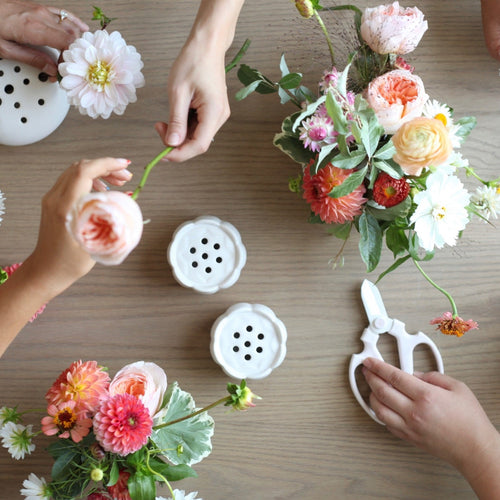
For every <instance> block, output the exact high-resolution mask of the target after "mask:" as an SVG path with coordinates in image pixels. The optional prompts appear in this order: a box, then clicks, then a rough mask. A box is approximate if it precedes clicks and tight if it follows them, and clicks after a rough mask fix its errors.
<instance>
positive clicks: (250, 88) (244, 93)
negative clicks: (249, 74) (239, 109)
mask: <svg viewBox="0 0 500 500" xmlns="http://www.w3.org/2000/svg"><path fill="white" fill-rule="evenodd" d="M259 85H260V82H259V81H257V80H256V81H255V82H252V83H251V84H249V85H247V86H246V87H243V88H242V89H240V90H238V92H236V94H235V96H234V97H235V99H236V100H237V101H242V100H243V99H245V98H246V97H248V96H249V95H250V94H251V93H252V92H255V90H256V89H257V87H258V86H259Z"/></svg>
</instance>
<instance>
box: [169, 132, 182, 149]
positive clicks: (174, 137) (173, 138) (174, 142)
mask: <svg viewBox="0 0 500 500" xmlns="http://www.w3.org/2000/svg"><path fill="white" fill-rule="evenodd" d="M180 142H181V136H180V135H179V134H177V133H175V132H174V133H173V134H170V135H169V136H168V139H167V143H168V145H169V146H178V145H179V144H180Z"/></svg>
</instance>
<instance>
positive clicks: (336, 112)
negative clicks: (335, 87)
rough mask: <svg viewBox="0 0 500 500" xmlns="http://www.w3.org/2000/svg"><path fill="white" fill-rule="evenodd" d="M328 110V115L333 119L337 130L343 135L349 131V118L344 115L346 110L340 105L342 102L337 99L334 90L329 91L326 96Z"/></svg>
mask: <svg viewBox="0 0 500 500" xmlns="http://www.w3.org/2000/svg"><path fill="white" fill-rule="evenodd" d="M326 110H327V112H328V116H329V117H330V118H331V119H332V120H333V126H334V127H335V130H336V131H337V132H338V133H339V134H342V135H346V134H347V132H348V128H347V120H346V118H345V116H344V111H343V110H342V107H341V106H340V103H339V102H338V101H337V99H335V97H334V95H333V93H332V91H330V92H328V95H327V96H326Z"/></svg>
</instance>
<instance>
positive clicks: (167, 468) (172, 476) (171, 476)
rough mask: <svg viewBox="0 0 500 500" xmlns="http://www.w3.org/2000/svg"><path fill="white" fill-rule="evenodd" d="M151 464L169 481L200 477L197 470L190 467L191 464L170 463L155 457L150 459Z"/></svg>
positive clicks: (152, 467)
mask: <svg viewBox="0 0 500 500" xmlns="http://www.w3.org/2000/svg"><path fill="white" fill-rule="evenodd" d="M149 466H150V467H151V469H153V470H154V471H155V472H157V473H159V474H161V475H162V476H163V477H164V478H165V479H167V480H168V481H180V480H181V479H185V478H186V477H198V474H196V471H195V470H194V469H193V468H191V467H189V465H184V464H180V465H170V464H166V463H165V462H162V461H161V460H158V459H154V458H153V459H151V460H150V461H149Z"/></svg>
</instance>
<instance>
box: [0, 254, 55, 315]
mask: <svg viewBox="0 0 500 500" xmlns="http://www.w3.org/2000/svg"><path fill="white" fill-rule="evenodd" d="M21 264H22V262H16V263H15V264H11V265H10V266H5V267H3V268H2V269H3V270H4V271H5V272H6V273H7V276H11V275H12V273H13V272H14V271H16V270H17V269H19V268H20V267H21ZM45 307H47V306H46V304H44V305H43V306H42V307H40V309H38V311H37V312H36V313H35V314H33V316H32V317H31V318H30V323H33V321H35V319H36V318H38V316H39V315H40V314H42V313H43V311H45Z"/></svg>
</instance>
